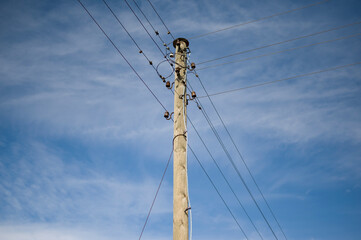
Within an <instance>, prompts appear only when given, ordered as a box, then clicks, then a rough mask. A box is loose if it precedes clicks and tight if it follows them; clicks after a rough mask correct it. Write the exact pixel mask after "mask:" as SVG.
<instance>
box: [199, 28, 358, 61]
mask: <svg viewBox="0 0 361 240" xmlns="http://www.w3.org/2000/svg"><path fill="white" fill-rule="evenodd" d="M360 23H361V21H358V22H354V23H350V24H346V25H342V26H338V27H334V28H330V29H326V30H323V31H319V32H315V33H311V34H307V35H303V36H299V37H295V38H291V39H287V40H284V41H281V42H276V43H271V44H267V45H264V46H261V47H257V48H252V49H248V50H243V51H240V52H236V53H232V54H229V55H225V56H223V57H218V58H214V59H211V60H206V61H203V62H199V63H197V65H201V64H205V63H209V62H214V61H217V60H221V59H224V58H228V57H233V56H236V55H240V54H244V53H248V52H253V51H255V50H260V49H263V48H268V47H272V46H276V45H280V44H283V43H287V42H292V41H295V40H299V39H303V38H307V37H312V36H316V35H319V34H322V33H327V32H331V31H335V30H340V29H343V28H346V27H350V26H353V25H356V24H360Z"/></svg>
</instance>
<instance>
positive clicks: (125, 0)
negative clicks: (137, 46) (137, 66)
mask: <svg viewBox="0 0 361 240" xmlns="http://www.w3.org/2000/svg"><path fill="white" fill-rule="evenodd" d="M124 2H125V3H126V4H127V6H128V8H129V9H130V10H131V11H132V13H133V15H134V16H135V17H136V18H137V20H138V22H139V23H140V24H141V25H142V27H143V29H144V30H145V31H146V32H147V34H148V36H149V37H150V38H151V39H152V41H153V43H154V44H155V45H156V46H157V48H158V50H159V51H160V52H161V53H162V55H163V57H164V58H166V55H165V53H164V52H163V51H162V49H160V47H159V45H158V44H157V42H156V41H155V40H154V38H153V37H152V35H151V34H150V33H149V31H148V29H147V28H146V27H145V26H144V24H143V22H142V21H141V20H140V18H139V17H138V15H137V14H136V13H135V11H134V10H133V8H132V7H131V6H130V4H129V3H128V1H127V0H124Z"/></svg>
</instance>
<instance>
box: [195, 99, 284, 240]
mask: <svg viewBox="0 0 361 240" xmlns="http://www.w3.org/2000/svg"><path fill="white" fill-rule="evenodd" d="M198 103H199V105H200V106H201V109H202V113H203V115H204V117H205V118H206V120H207V122H208V124H209V126H210V127H211V129H212V131H213V133H214V135H215V136H216V138H217V140H218V142H219V144H220V145H221V147H222V149H223V151H224V152H225V154H226V156H227V158H228V160H229V161H230V163H231V165H232V167H233V169H234V170H235V171H236V173H237V175H238V177H239V178H240V180H241V181H242V183H243V185H244V187H245V188H246V190H247V192H248V194H249V195H250V196H251V198H252V200H253V202H254V203H255V205H256V207H257V209H258V211H259V212H260V214H261V215H262V217H263V219H264V220H265V222H266V224H267V226H268V228H269V229H270V230H271V232H272V234H273V236H274V237H275V238H276V239H277V240H278V238H277V236H276V234H275V232H274V230H273V228H272V226H271V225H270V224H269V222H268V220H267V218H266V216H265V215H264V213H263V211H262V209H261V208H260V207H259V205H258V203H257V201H256V199H255V198H254V196H253V194H252V192H251V190H250V189H249V187H248V185H247V183H246V182H245V180H244V179H243V177H242V175H241V173H240V171H239V170H238V168H237V166H236V164H235V163H234V161H233V159H232V157H231V155H230V154H229V152H228V150H227V148H226V147H225V145H224V143H223V141H222V139H221V137H220V136H219V134H218V132H217V130H216V128H215V127H214V125H213V123H212V122H211V121H210V118H209V116H208V114H207V113H206V112H205V111H204V107H203V105H202V103H201V102H200V101H199V100H198Z"/></svg>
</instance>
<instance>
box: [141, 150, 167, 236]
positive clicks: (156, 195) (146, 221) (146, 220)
mask: <svg viewBox="0 0 361 240" xmlns="http://www.w3.org/2000/svg"><path fill="white" fill-rule="evenodd" d="M172 155H173V148H172V151H171V153H170V155H169V158H168V161H167V165H166V166H165V169H164V171H163V175H162V178H161V179H160V182H159V185H158V188H157V191H156V192H155V195H154V198H153V201H152V204H151V205H150V208H149V211H148V215H147V218H146V219H145V223H144V225H143V228H142V231H141V233H140V236H139V240H140V239H141V238H142V236H143V233H144V230H145V227H146V225H147V223H148V219H149V216H150V214H151V212H152V209H153V206H154V203H155V201H156V200H157V197H158V193H159V189H160V187H161V186H162V182H163V180H164V176H165V174H166V172H167V169H168V166H169V162H170V159H171V158H172Z"/></svg>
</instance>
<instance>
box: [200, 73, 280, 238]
mask: <svg viewBox="0 0 361 240" xmlns="http://www.w3.org/2000/svg"><path fill="white" fill-rule="evenodd" d="M195 73H196V71H195ZM195 75H196V76H197V78H198V80H199V82H200V83H201V85H202V88H203V90H204V91H205V92H206V93H207V96H208V92H207V90H206V88H205V86H204V85H203V83H202V81H201V79H200V77H199V75H198V74H197V73H196V74H195ZM209 100H210V102H211V104H212V106H213V108H214V110H215V112H216V113H217V116H218V118H219V119H220V121H221V123H222V125H223V127H224V128H225V130H226V132H227V134H228V136H229V138H230V139H231V141H232V143H233V145H234V147H235V148H236V150H237V152H238V154H239V156H240V158H241V160H242V162H243V164H244V165H245V167H246V169H247V171H248V174H249V175H250V176H251V178H252V180H253V182H254V184H255V185H256V187H257V189H258V191H259V192H260V194H261V196H262V198H263V200H264V201H265V202H266V205H267V207H268V209H269V211H270V212H271V214H272V216H273V218H274V220H275V221H276V223H277V225H278V227H279V228H280V230H281V232H282V234H283V236H284V237H285V239H287V237H286V234H285V233H284V231H283V228H282V227H281V225H280V223H279V221H278V220H277V218H276V216H275V214H274V212H273V211H272V209H271V207H270V205H269V204H268V202H267V200H266V198H265V197H264V195H263V193H262V191H261V189H260V188H259V186H258V184H257V182H256V180H255V178H254V177H253V174H252V173H251V171H250V169H249V167H248V165H247V163H246V162H245V160H244V158H243V156H242V154H241V152H240V151H239V149H238V147H237V145H236V143H235V141H234V140H233V137H232V135H231V134H230V132H229V131H228V128H227V127H226V125H225V123H224V121H223V119H222V117H221V115H220V114H219V112H218V110H217V108H216V106H215V105H214V103H213V101H212V99H211V98H210V97H209ZM198 103H199V105H200V106H201V107H202V109H204V107H203V106H202V103H201V101H200V100H199V99H198ZM204 116H205V118H206V120H207V118H208V119H209V116H208V114H207V113H206V112H204ZM207 122H208V124H209V125H210V127H211V129H212V130H213V132H214V134H215V135H216V137H217V136H218V137H217V139H219V140H218V141H219V142H220V144H221V145H224V144H223V143H222V142H221V140H220V137H219V134H218V132H217V130H216V128H215V127H214V125H213V124H212V123H211V122H210V120H207ZM223 149H224V150H225V147H223ZM225 152H226V151H225ZM226 154H227V153H226ZM227 156H228V155H227ZM229 159H230V158H229ZM230 160H231V159H230ZM231 163H233V161H231ZM232 165H233V167H234V169H235V170H236V172H237V173H238V175H239V177H240V178H241V180H242V182H243V184H244V186H245V187H246V189H247V191H248V193H249V194H250V196H251V198H252V199H253V201H254V203H255V205H256V206H257V208H258V210H259V211H260V213H261V215H262V217H263V219H264V220H265V222H266V223H267V225H268V227H269V228H270V230H271V232H272V233H273V235H274V237H275V238H276V239H278V238H277V236H276V235H275V232H274V230H273V228H272V227H271V226H270V224H269V222H268V220H267V218H266V217H265V215H264V213H263V211H262V210H261V209H260V207H259V206H258V204H257V201H256V200H255V199H254V197H253V195H252V193H251V192H250V191H249V189H248V187H247V184H245V182H244V181H243V178H242V177H241V175H240V174H239V171H238V169H237V168H236V167H235V165H234V163H233V164H232Z"/></svg>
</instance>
